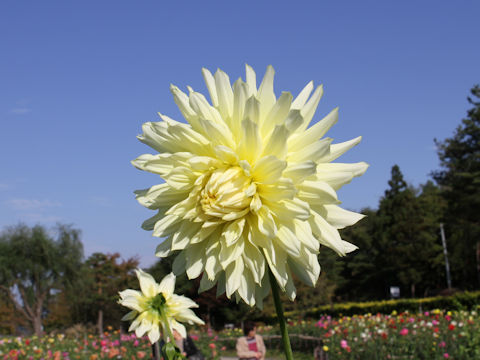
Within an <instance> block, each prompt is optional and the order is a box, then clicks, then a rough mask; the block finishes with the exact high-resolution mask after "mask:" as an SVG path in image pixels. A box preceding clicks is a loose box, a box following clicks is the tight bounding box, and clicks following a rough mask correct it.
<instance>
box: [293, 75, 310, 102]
mask: <svg viewBox="0 0 480 360" xmlns="http://www.w3.org/2000/svg"><path fill="white" fill-rule="evenodd" d="M312 91H313V81H310V82H309V83H308V84H307V85H306V86H305V87H304V88H303V89H302V91H300V93H299V94H298V95H297V97H296V98H295V100H294V101H293V102H292V109H301V108H303V106H304V105H305V103H306V102H307V100H308V98H309V97H310V94H311V93H312Z"/></svg>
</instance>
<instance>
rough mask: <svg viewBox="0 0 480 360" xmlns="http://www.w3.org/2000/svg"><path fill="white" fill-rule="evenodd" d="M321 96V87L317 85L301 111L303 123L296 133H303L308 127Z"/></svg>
mask: <svg viewBox="0 0 480 360" xmlns="http://www.w3.org/2000/svg"><path fill="white" fill-rule="evenodd" d="M322 95H323V85H319V86H317V88H316V89H315V91H314V92H313V95H312V97H311V98H310V99H309V100H308V101H307V103H306V104H305V105H304V106H303V107H302V109H301V113H302V116H303V119H304V121H303V124H302V125H301V126H300V127H299V128H298V130H297V131H304V130H305V129H306V128H307V127H308V125H309V124H310V121H312V118H313V115H314V114H315V111H317V106H318V103H319V102H320V99H321V98H322Z"/></svg>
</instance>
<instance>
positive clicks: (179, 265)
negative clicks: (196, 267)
mask: <svg viewBox="0 0 480 360" xmlns="http://www.w3.org/2000/svg"><path fill="white" fill-rule="evenodd" d="M185 254H186V252H185V251H181V252H180V253H179V254H178V255H177V256H175V259H174V260H173V264H172V272H173V273H174V274H175V275H176V276H178V275H181V274H183V273H184V272H185V269H186V267H187V259H186V258H185Z"/></svg>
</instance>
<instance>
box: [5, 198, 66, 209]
mask: <svg viewBox="0 0 480 360" xmlns="http://www.w3.org/2000/svg"><path fill="white" fill-rule="evenodd" d="M6 203H7V204H8V205H10V207H11V208H13V209H14V210H32V209H37V210H39V209H45V208H51V207H60V206H62V204H61V203H60V202H58V201H52V200H37V199H10V200H7V201H6Z"/></svg>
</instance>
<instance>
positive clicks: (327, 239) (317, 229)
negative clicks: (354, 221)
mask: <svg viewBox="0 0 480 360" xmlns="http://www.w3.org/2000/svg"><path fill="white" fill-rule="evenodd" d="M312 215H313V217H312V218H311V220H310V226H311V227H312V231H313V233H314V234H315V235H316V236H317V237H318V241H319V242H320V244H322V245H325V246H327V247H329V248H331V249H332V250H334V251H335V252H336V253H337V254H338V255H340V256H345V254H346V253H347V252H348V251H347V250H350V251H353V250H351V249H352V247H353V246H355V245H353V244H352V246H347V247H346V246H345V241H343V240H342V238H341V237H340V234H339V233H338V230H337V229H335V228H334V227H333V226H331V225H330V224H329V223H328V222H327V221H326V220H325V219H324V218H322V217H321V216H320V215H319V214H317V213H316V212H313V211H312Z"/></svg>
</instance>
